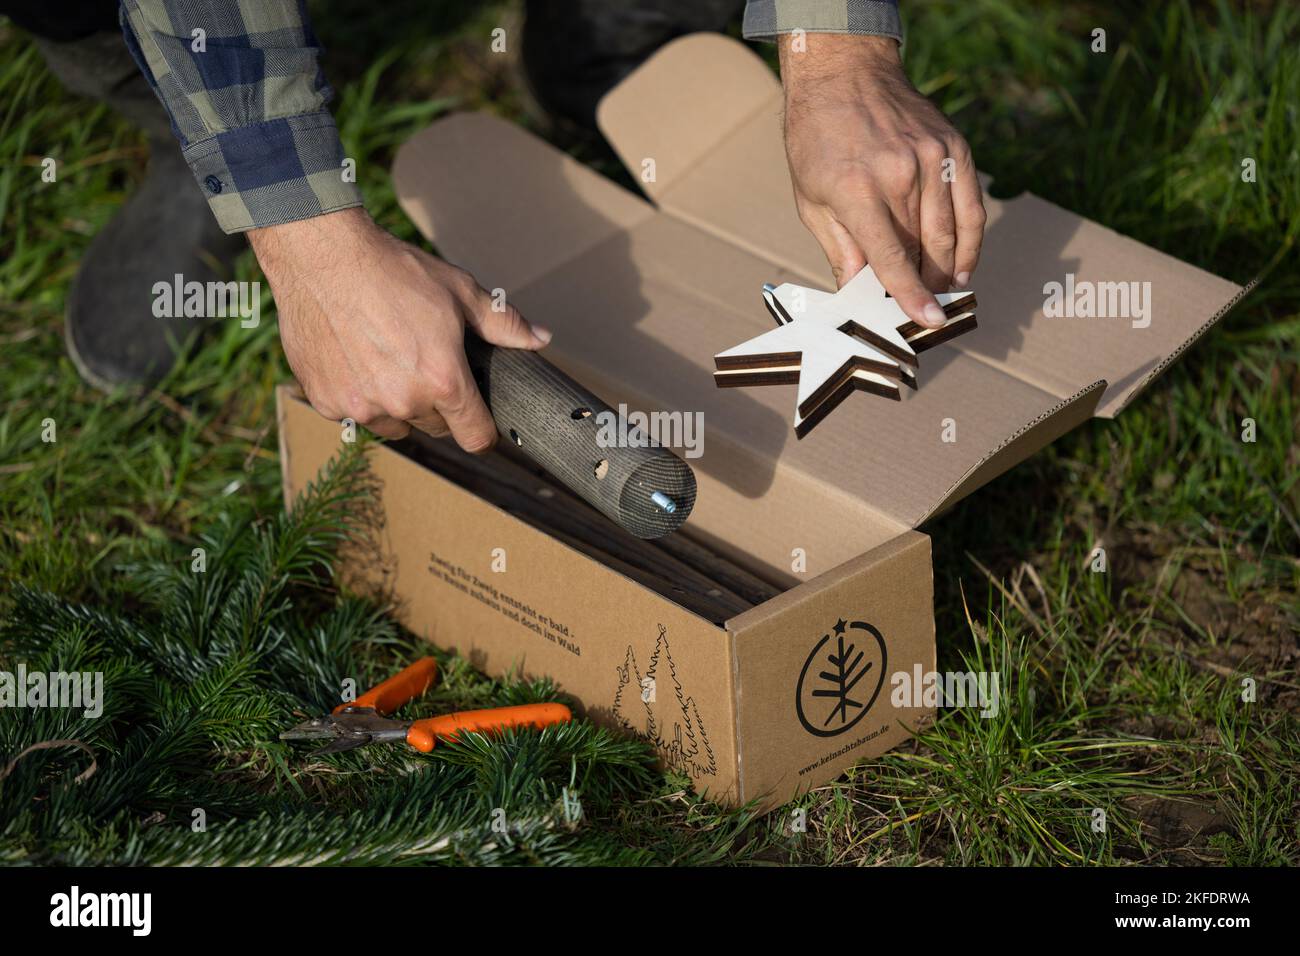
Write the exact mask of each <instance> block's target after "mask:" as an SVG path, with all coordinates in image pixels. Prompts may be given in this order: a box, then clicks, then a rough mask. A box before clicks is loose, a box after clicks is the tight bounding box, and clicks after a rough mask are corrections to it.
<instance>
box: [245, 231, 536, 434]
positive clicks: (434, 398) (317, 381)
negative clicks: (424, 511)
mask: <svg viewBox="0 0 1300 956" xmlns="http://www.w3.org/2000/svg"><path fill="white" fill-rule="evenodd" d="M249 240H250V242H251V243H252V246H253V249H254V251H255V252H256V253H257V259H258V262H260V263H261V266H262V271H263V272H264V273H265V274H266V278H267V280H268V281H269V282H270V283H271V291H272V292H273V293H274V295H275V302H276V309H277V311H278V313H279V321H280V341H281V343H282V344H283V346H284V354H285V357H286V358H288V360H289V366H290V367H291V368H292V369H293V372H294V374H295V375H296V376H297V377H298V381H299V383H300V384H301V385H302V387H303V390H304V391H305V392H306V393H307V398H308V400H309V401H310V402H311V403H312V405H313V406H314V407H315V409H316V410H317V411H318V412H320V413H321V414H322V415H324V416H325V417H326V418H330V419H333V420H335V421H341V420H343V419H345V418H351V419H352V420H353V421H356V422H358V423H360V424H362V425H365V426H366V427H367V428H369V429H370V430H371V431H373V432H375V433H377V434H379V435H383V436H384V437H385V438H403V437H405V436H406V435H407V433H408V432H410V430H411V428H412V427H415V428H418V429H419V430H420V431H423V432H427V433H428V434H430V435H446V434H449V433H450V434H451V435H452V436H453V437H454V438H455V439H456V441H457V443H458V444H459V445H460V446H461V447H462V448H464V449H465V450H466V451H470V452H484V451H487V450H488V449H490V448H491V447H492V445H493V444H494V442H495V441H496V435H497V429H496V425H495V424H494V423H493V421H492V416H491V414H490V413H489V412H488V408H487V405H486V404H485V403H484V401H483V398H482V396H481V395H480V394H479V391H478V387H477V386H476V385H475V383H474V377H473V375H472V374H471V373H470V369H469V363H468V361H467V359H466V356H465V345H464V340H465V327H466V326H469V327H470V328H471V329H473V330H474V331H475V332H477V333H478V335H479V336H481V337H482V338H483V339H485V340H486V341H488V342H491V343H493V344H494V345H501V346H507V347H511V348H523V349H539V348H541V347H542V346H544V345H545V344H546V343H547V342H549V341H550V338H551V334H550V332H548V331H547V330H545V329H543V328H540V327H537V326H533V325H530V324H529V323H528V322H527V321H526V320H525V319H524V318H523V316H521V315H520V314H519V312H518V311H517V310H516V309H515V308H514V306H512V305H509V304H505V303H501V304H499V305H498V309H494V308H493V304H494V301H493V297H492V296H491V295H489V294H488V292H487V291H486V290H484V289H483V288H482V287H480V286H479V284H478V283H477V282H475V281H474V277H473V276H471V275H470V274H469V273H468V272H465V271H464V270H463V269H457V268H456V267H455V266H452V265H449V264H447V263H446V262H443V261H442V260H441V259H438V258H437V257H435V256H432V255H429V254H428V253H427V252H423V251H421V250H419V249H417V248H415V247H414V246H412V245H409V244H407V243H405V242H402V241H400V240H398V239H396V238H394V237H393V236H391V235H389V234H388V233H387V232H385V231H384V230H383V229H381V228H380V227H379V226H377V225H375V223H374V222H373V221H372V220H371V219H370V217H369V216H368V215H367V214H366V213H365V211H364V210H361V209H345V210H342V211H339V212H333V213H328V214H326V215H323V216H316V217H314V218H312V219H304V220H301V221H299V222H291V223H285V224H284V225H278V226H269V227H267V228H264V229H256V230H253V231H251V232H250V233H249Z"/></svg>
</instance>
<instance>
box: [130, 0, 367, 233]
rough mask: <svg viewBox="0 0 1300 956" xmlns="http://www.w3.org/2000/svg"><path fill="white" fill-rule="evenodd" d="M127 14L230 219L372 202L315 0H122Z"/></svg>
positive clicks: (258, 221)
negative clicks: (347, 166)
mask: <svg viewBox="0 0 1300 956" xmlns="http://www.w3.org/2000/svg"><path fill="white" fill-rule="evenodd" d="M120 17H121V21H122V32H123V33H124V34H125V36H126V42H127V46H128V47H130V49H131V53H132V55H133V56H134V57H135V60H136V62H137V63H138V64H139V66H140V69H141V70H142V71H143V72H144V74H145V76H146V78H147V79H148V80H149V83H150V84H151V85H152V86H153V89H154V92H155V93H157V95H158V98H159V99H160V100H162V103H163V106H165V107H166V109H167V112H168V114H169V115H170V117H171V123H172V131H173V132H174V133H175V134H176V138H177V139H178V140H179V141H180V144H181V150H182V152H183V154H184V156H185V160H186V162H188V163H189V165H190V169H192V170H193V172H194V177H195V179H197V180H198V183H199V186H200V188H202V189H203V191H204V193H205V194H206V195H207V198H208V205H209V206H210V207H211V208H212V212H213V213H214V214H215V215H216V217H217V222H218V223H219V224H220V226H221V228H222V229H224V230H225V231H226V232H244V231H245V230H248V229H256V228H259V227H261V226H272V225H276V224H278V223H282V222H292V221H294V220H297V219H307V218H310V217H312V216H319V215H321V214H322V213H327V212H333V211H334V210H337V209H346V208H348V207H350V206H359V205H361V204H362V200H361V192H360V190H359V189H358V188H357V185H356V183H355V182H352V181H349V179H350V176H345V175H344V172H345V170H344V167H343V163H344V156H343V146H342V144H341V143H340V142H339V134H338V129H337V127H336V126H335V125H334V118H333V117H332V116H330V113H329V111H328V110H327V109H326V105H327V104H328V103H329V101H330V99H331V98H332V96H333V90H332V89H331V88H330V86H329V84H328V83H326V82H325V77H324V75H323V74H322V73H321V70H320V67H319V65H318V64H317V58H318V57H319V55H320V52H321V49H320V46H319V44H318V43H317V41H316V37H315V36H314V34H313V33H312V29H311V25H310V23H309V21H308V19H307V11H306V6H305V3H304V2H303V0H121V9H120ZM198 31H201V32H198Z"/></svg>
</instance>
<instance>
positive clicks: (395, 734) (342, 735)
mask: <svg viewBox="0 0 1300 956" xmlns="http://www.w3.org/2000/svg"><path fill="white" fill-rule="evenodd" d="M437 673H438V662H437V661H436V660H434V659H433V658H432V657H422V658H420V660H418V661H416V662H415V663H414V664H412V665H410V666H409V667H407V668H405V669H403V670H402V671H400V672H399V673H397V674H394V675H393V676H392V677H390V678H388V680H386V681H384V682H383V683H382V684H378V685H376V686H375V687H372V688H371V689H370V690H368V691H366V692H365V693H364V694H362V695H361V696H360V697H358V698H357V699H356V700H354V701H351V702H349V703H346V704H340V705H339V706H337V707H335V708H334V712H333V713H331V714H328V715H327V716H324V717H313V718H312V719H311V720H307V721H304V722H303V723H301V724H299V725H298V726H296V727H294V728H293V729H292V730H286V731H285V732H284V733H282V734H281V735H280V739H281V740H324V741H329V742H328V743H327V744H326V745H325V746H324V747H322V748H321V749H319V750H317V751H315V752H314V753H313V754H312V756H317V755H319V754H332V753H341V752H342V751H344V750H352V749H353V748H355V747H364V746H366V745H367V744H377V743H393V742H394V741H403V742H405V743H407V744H410V745H411V746H412V747H414V748H415V749H416V750H419V751H421V752H422V753H428V752H429V751H430V750H432V749H433V748H434V746H435V745H436V744H437V742H438V740H439V739H443V740H447V739H451V738H453V737H455V736H457V735H458V734H460V733H462V732H463V731H472V732H474V733H480V734H491V733H496V732H500V731H502V730H506V729H508V728H511V727H535V728H537V729H539V730H540V729H541V728H543V727H548V726H550V725H551V724H563V723H567V722H568V721H570V720H572V719H573V714H571V713H570V712H569V708H567V707H565V706H564V705H563V704H519V705H516V706H514V707H492V708H489V709H487V710H463V711H459V712H457V713H453V714H443V715H442V716H441V717H426V718H424V719H422V720H393V719H392V718H390V717H388V716H386V715H387V714H390V713H392V712H393V711H394V710H396V709H397V708H398V707H401V706H402V705H403V704H405V703H407V702H408V701H412V700H414V699H415V698H417V697H419V696H420V695H422V694H423V693H424V692H425V691H427V690H428V689H429V688H430V687H431V686H432V685H433V681H434V678H435V677H436V676H437Z"/></svg>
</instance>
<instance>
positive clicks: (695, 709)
mask: <svg viewBox="0 0 1300 956" xmlns="http://www.w3.org/2000/svg"><path fill="white" fill-rule="evenodd" d="M647 689H648V690H650V691H651V692H650V693H646V691H647ZM614 719H615V720H617V721H618V724H619V726H621V727H622V728H623V729H624V730H626V731H628V732H629V733H631V734H635V735H636V736H637V737H640V738H641V739H642V740H646V741H649V742H650V743H651V744H652V745H653V746H654V747H655V749H656V750H658V751H659V755H660V756H661V757H662V758H663V761H664V763H666V764H667V765H668V766H669V767H672V768H673V769H674V770H678V771H681V772H683V773H686V774H688V775H690V776H692V777H701V776H704V775H705V774H708V775H711V776H712V775H716V774H717V772H718V761H717V758H716V757H715V756H714V754H713V748H712V747H711V746H710V745H709V735H708V734H707V733H706V732H705V730H704V719H703V718H702V717H701V716H700V709H699V706H698V705H697V704H696V703H695V698H694V697H688V696H686V692H685V691H684V690H683V689H682V685H681V681H679V680H678V678H677V665H676V664H675V663H674V662H673V655H672V652H671V651H670V650H669V649H668V629H667V628H666V627H664V626H663V625H662V624H660V625H659V637H658V639H657V640H656V641H655V650H654V654H653V655H651V657H650V666H649V667H648V668H646V671H645V673H642V672H641V669H640V667H639V666H638V664H637V659H636V652H635V651H633V650H632V645H631V644H629V645H628V646H627V656H626V657H625V658H624V661H623V666H622V667H620V668H618V690H617V691H616V692H615V694H614Z"/></svg>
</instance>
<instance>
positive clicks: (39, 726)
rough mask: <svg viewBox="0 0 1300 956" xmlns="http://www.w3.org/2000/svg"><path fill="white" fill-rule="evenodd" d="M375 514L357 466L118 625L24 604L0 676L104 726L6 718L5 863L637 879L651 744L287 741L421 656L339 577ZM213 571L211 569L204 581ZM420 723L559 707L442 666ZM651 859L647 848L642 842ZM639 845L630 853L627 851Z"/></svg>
mask: <svg viewBox="0 0 1300 956" xmlns="http://www.w3.org/2000/svg"><path fill="white" fill-rule="evenodd" d="M366 495H367V482H366V469H365V456H364V452H363V451H361V450H360V448H359V447H358V446H352V447H349V448H347V449H346V450H345V451H344V452H343V453H341V454H340V456H339V457H338V458H337V459H336V460H335V461H334V462H332V463H331V464H330V465H329V466H327V468H326V469H325V470H324V471H323V472H322V473H321V475H320V476H319V478H318V480H317V481H316V482H315V483H314V484H313V485H312V486H311V488H310V489H309V490H308V492H307V493H306V494H305V495H304V496H303V497H302V498H301V499H300V500H299V501H298V502H297V504H296V506H295V508H294V509H293V511H292V512H291V513H289V514H277V515H276V516H274V517H271V518H267V519H257V520H254V519H253V518H251V517H249V516H243V517H238V518H236V517H232V516H229V515H228V516H225V517H223V518H222V519H221V520H219V521H218V522H217V523H216V525H215V527H213V528H212V529H211V530H210V531H209V532H208V533H206V534H204V535H203V536H202V539H201V542H200V545H199V548H201V549H202V550H201V551H200V550H198V549H195V550H193V551H191V552H190V553H188V554H183V553H182V554H179V555H178V554H176V553H171V554H169V555H166V556H163V557H159V558H158V559H156V560H151V561H148V562H145V563H142V564H139V565H137V566H135V567H132V568H130V569H128V570H127V574H126V579H127V582H128V583H127V588H128V590H127V595H128V600H126V601H125V602H124V604H125V605H126V606H127V608H128V610H127V611H126V612H124V613H115V614H110V613H106V612H103V611H98V610H94V609H91V608H87V607H82V606H78V605H76V604H71V603H68V602H66V601H64V600H61V599H59V598H58V597H55V596H53V595H51V594H47V593H43V592H40V591H35V590H31V589H28V588H21V587H20V588H19V589H17V590H16V592H15V593H14V594H13V595H12V599H13V606H12V611H11V613H10V614H9V616H8V620H7V621H6V622H5V624H4V627H3V630H2V631H0V670H3V671H7V672H8V673H10V674H14V673H15V671H16V669H17V667H18V665H19V664H22V665H23V666H24V668H25V670H26V672H27V673H28V674H33V673H50V672H73V673H83V672H97V673H99V674H102V687H103V694H102V702H101V706H102V713H101V714H100V715H99V716H97V717H95V716H87V715H86V708H84V707H82V708H75V707H50V706H43V707H24V706H5V707H2V708H0V774H4V772H5V769H6V767H7V766H9V765H10V762H11V761H13V760H14V758H15V757H16V756H17V755H19V754H21V753H23V752H24V751H27V749H28V748H30V747H32V746H33V745H34V744H40V743H42V742H47V741H78V742H80V743H81V744H84V745H85V746H86V747H88V748H89V750H90V751H91V752H92V753H93V760H94V770H93V772H92V773H90V775H89V777H88V778H87V779H84V780H82V781H81V782H78V781H77V778H78V776H79V775H83V774H84V773H85V772H87V771H88V770H89V769H90V767H91V761H92V758H91V756H89V755H88V753H87V752H86V751H85V750H83V749H81V748H78V747H76V746H74V745H53V746H49V747H47V748H44V749H39V750H32V751H28V752H27V753H25V755H24V756H22V758H21V759H19V760H17V762H16V763H13V764H12V768H11V769H10V771H9V773H8V775H7V776H4V778H3V780H0V863H6V864H24V863H25V864H74V865H75V864H128V865H129V864H151V863H158V864H234V863H241V864H281V865H297V864H343V863H347V864H395V863H551V864H557V863H583V862H600V863H611V862H622V863H647V862H654V861H655V860H656V859H657V858H661V857H662V853H663V852H664V851H663V850H662V849H658V850H653V851H652V850H650V849H639V848H637V846H636V842H637V841H635V840H631V841H629V839H628V837H629V835H628V834H627V833H626V832H625V833H622V834H621V835H619V836H618V837H617V838H614V836H613V834H612V832H611V831H612V830H613V828H614V827H615V826H616V825H617V819H616V818H617V816H618V814H619V807H620V806H622V805H625V804H627V803H630V802H631V801H632V799H633V798H634V795H636V794H640V795H641V797H642V799H644V795H645V794H646V793H647V792H653V790H654V783H655V781H656V780H657V779H660V780H661V779H662V778H659V777H658V775H657V774H655V773H654V772H653V770H652V769H651V768H652V761H651V755H650V753H649V751H648V750H647V749H646V748H645V747H644V746H643V745H642V744H639V743H637V742H634V741H630V740H627V739H624V738H621V737H619V736H617V735H614V734H612V733H611V732H609V731H606V730H602V729H598V728H596V727H595V726H593V725H591V724H589V723H587V722H585V721H580V720H579V721H574V722H573V723H572V724H569V725H566V726H560V727H552V728H548V729H546V730H545V731H543V732H540V733H538V732H534V731H529V732H520V733H514V734H510V735H508V736H506V737H504V738H497V739H492V740H488V739H486V738H482V737H477V736H474V737H469V738H467V739H465V740H463V741H457V742H452V743H446V744H443V745H440V746H439V747H438V748H437V749H436V750H435V751H434V752H433V753H432V754H429V755H423V754H420V753H418V752H416V751H414V750H412V749H410V748H407V747H404V746H400V745H398V746H371V747H367V748H363V749H361V750H358V751H354V752H352V753H345V754H338V755H331V756H327V757H320V758H312V757H310V756H309V753H310V750H309V748H306V747H301V746H300V747H296V748H295V747H292V746H290V745H288V744H284V743H281V742H280V741H279V740H278V734H279V733H280V732H281V731H282V730H284V729H286V728H288V727H289V726H291V725H293V724H294V723H297V722H298V721H299V720H301V719H303V717H304V716H308V715H313V714H317V713H325V712H328V710H329V709H331V708H332V707H333V706H334V705H335V704H336V703H337V702H338V700H339V699H340V698H339V694H340V689H341V687H342V685H343V681H344V679H345V678H349V677H351V678H353V679H355V680H356V682H357V687H358V688H359V689H364V688H365V687H366V686H367V685H368V683H370V682H374V681H377V680H379V679H381V678H382V677H384V676H386V675H387V674H388V673H391V672H392V671H394V670H396V669H397V668H398V667H400V666H402V665H403V664H404V663H407V662H409V661H410V660H412V659H413V658H414V657H416V656H418V655H419V654H422V653H428V648H427V647H424V646H422V645H420V644H419V643H418V642H416V641H414V640H413V639H412V638H410V637H409V636H407V635H403V634H402V633H401V631H400V629H399V628H398V627H397V626H396V625H394V624H393V623H392V621H391V620H389V619H388V618H387V617H385V616H384V614H383V609H382V608H378V607H376V606H374V605H372V604H370V603H368V602H367V601H365V600H362V599H361V598H358V597H356V596H354V595H349V594H347V593H343V592H342V591H341V590H340V589H339V588H338V587H336V585H335V583H334V581H333V578H332V566H333V560H334V556H335V553H336V550H337V548H338V547H339V546H340V545H341V544H342V543H344V542H345V541H346V540H348V538H349V537H350V532H349V518H350V516H351V515H352V513H353V511H354V509H355V506H356V505H357V504H358V502H359V501H361V500H362V499H364V498H365V497H366ZM198 567H203V570H196V568H198ZM441 663H442V664H443V676H442V678H441V679H440V681H439V683H438V684H437V685H435V688H434V690H433V691H432V692H431V693H430V694H428V695H426V696H425V697H424V698H423V699H421V700H418V701H415V702H413V703H412V704H410V705H408V710H409V711H410V715H411V716H418V715H428V714H431V713H435V712H441V711H444V710H450V709H454V708H455V707H457V706H489V705H498V704H510V703H525V702H531V701H540V700H551V699H556V692H555V689H554V688H553V687H551V686H550V685H549V684H548V683H547V682H546V681H533V682H525V681H505V682H488V681H484V680H483V679H482V678H481V677H478V678H472V677H470V676H467V675H468V674H469V670H468V668H467V667H466V666H465V665H464V664H463V662H458V661H455V660H448V659H447V658H446V657H445V656H444V657H443V658H442V660H441ZM647 843H649V841H647ZM629 844H631V845H629Z"/></svg>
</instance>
